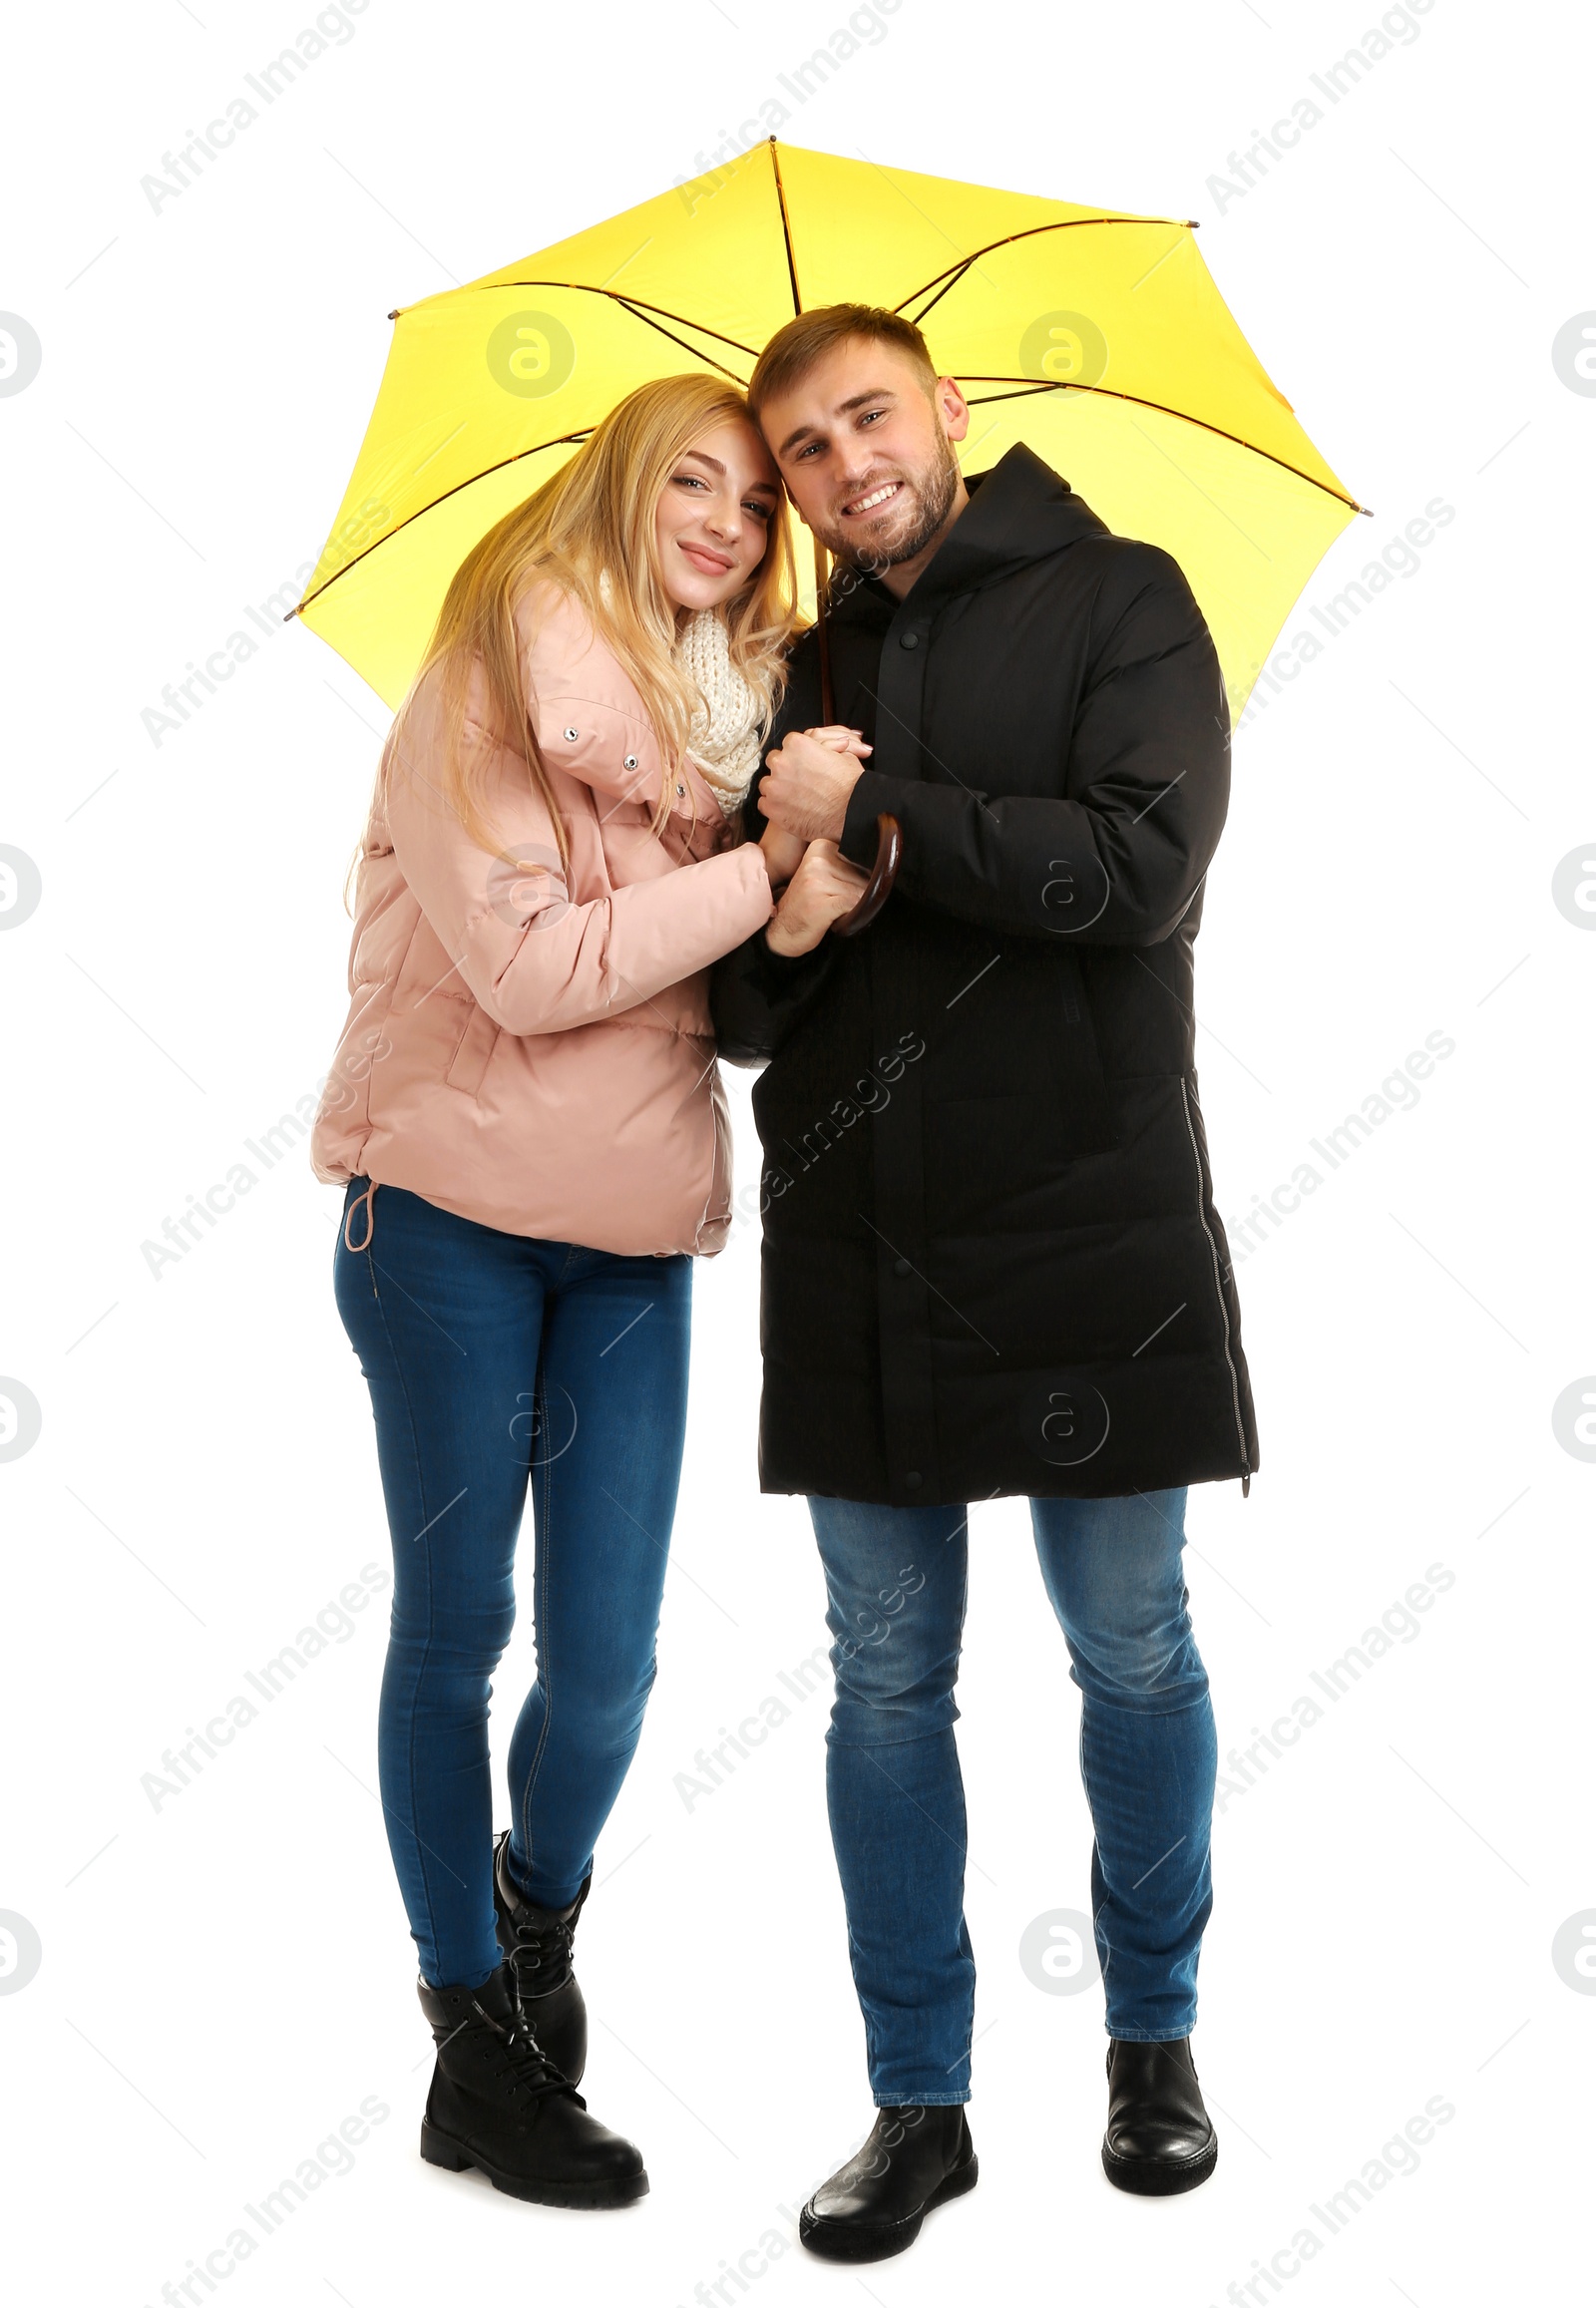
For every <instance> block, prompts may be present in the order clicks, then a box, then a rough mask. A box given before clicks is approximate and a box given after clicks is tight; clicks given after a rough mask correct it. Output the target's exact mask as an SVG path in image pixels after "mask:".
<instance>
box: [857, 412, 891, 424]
mask: <svg viewBox="0 0 1596 2308" xmlns="http://www.w3.org/2000/svg"><path fill="white" fill-rule="evenodd" d="M886 414H887V412H886V410H885V409H867V410H866V411H865V413H864V415H863V416H862V417H861V418H860V420H859V422H860V424H861V425H873V424H874V423H875V421H876V419H877V418H878V417H885V415H886Z"/></svg>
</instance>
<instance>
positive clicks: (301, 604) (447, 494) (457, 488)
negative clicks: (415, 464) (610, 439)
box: [282, 425, 594, 624]
mask: <svg viewBox="0 0 1596 2308" xmlns="http://www.w3.org/2000/svg"><path fill="white" fill-rule="evenodd" d="M593 430H594V428H593V427H592V425H585V426H584V427H583V429H582V431H581V432H580V433H557V434H555V435H554V436H553V438H552V439H551V440H548V441H535V442H534V443H533V445H532V447H531V448H530V449H518V450H517V451H516V453H515V455H514V456H513V457H501V458H500V459H499V460H498V462H497V463H496V464H493V465H485V466H484V467H483V469H482V471H481V472H480V473H473V474H472V475H471V476H470V478H469V479H468V480H465V481H457V482H456V483H455V485H454V487H453V489H446V490H445V491H444V493H443V495H442V496H441V497H434V498H432V499H431V500H430V501H429V502H428V503H427V504H426V505H418V506H417V507H416V510H415V512H414V513H407V514H406V515H405V517H404V519H403V521H401V522H400V523H398V525H397V526H396V527H395V528H393V529H390V530H389V531H388V532H387V534H386V535H385V536H383V537H378V538H374V539H373V540H372V542H371V544H370V545H368V546H365V547H364V548H363V549H362V550H361V551H360V552H359V553H357V554H356V555H355V558H354V560H353V561H346V562H345V563H344V565H343V568H342V569H335V570H334V571H333V573H332V575H331V577H328V579H327V581H326V583H325V584H323V585H317V587H316V589H315V591H314V592H309V593H306V595H305V597H304V599H303V600H302V601H296V602H295V603H294V605H293V607H292V608H291V609H289V610H288V611H287V613H286V615H285V616H284V617H283V620H282V621H283V623H284V624H287V623H288V621H289V619H290V618H292V617H297V616H298V615H299V614H300V612H301V611H302V610H304V609H308V608H309V606H310V604H311V602H312V601H318V600H320V598H321V596H322V594H323V593H324V592H327V591H329V590H330V589H331V587H332V586H333V585H335V584H336V583H337V582H338V579H339V578H340V577H347V576H348V575H349V572H350V571H351V570H352V569H358V568H359V566H360V564H361V563H362V562H363V561H364V560H365V558H366V555H367V554H369V553H376V552H377V550H378V549H379V547H381V546H385V545H387V544H389V543H391V541H392V540H393V539H394V538H396V537H397V536H398V535H399V531H400V530H401V529H408V528H409V527H410V524H411V523H412V522H413V521H419V520H420V519H421V518H422V516H423V514H427V513H435V512H436V511H437V509H438V507H439V506H440V505H447V504H448V502H449V500H450V498H451V497H458V496H459V495H460V492H461V490H462V489H474V488H475V487H476V485H477V483H478V482H479V481H486V480H487V478H488V476H489V474H490V473H502V472H503V471H504V470H505V468H506V466H507V465H519V464H520V462H521V460H522V458H523V457H536V456H537V454H538V452H539V450H540V449H559V448H563V447H564V446H565V444H566V443H567V442H568V441H586V440H587V439H588V437H589V435H590V434H591V433H592V432H593Z"/></svg>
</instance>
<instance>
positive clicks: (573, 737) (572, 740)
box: [566, 729, 577, 745]
mask: <svg viewBox="0 0 1596 2308" xmlns="http://www.w3.org/2000/svg"><path fill="white" fill-rule="evenodd" d="M576 742H577V732H576V730H574V729H568V730H567V731H566V743H567V744H568V745H575V744H576Z"/></svg>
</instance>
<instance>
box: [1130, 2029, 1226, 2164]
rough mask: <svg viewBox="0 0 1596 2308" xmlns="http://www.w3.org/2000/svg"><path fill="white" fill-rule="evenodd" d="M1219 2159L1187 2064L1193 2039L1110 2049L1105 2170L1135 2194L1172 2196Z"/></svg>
mask: <svg viewBox="0 0 1596 2308" xmlns="http://www.w3.org/2000/svg"><path fill="white" fill-rule="evenodd" d="M1218 2161H1219V2141H1218V2139H1217V2137H1216V2136H1215V2133H1214V2127H1213V2125H1212V2124H1211V2123H1210V2122H1209V2120H1208V2111H1207V2109H1206V2108H1205V2107H1204V2106H1203V2096H1202V2093H1201V2092H1200V2091H1199V2090H1198V2087H1197V2071H1196V2069H1195V2068H1194V2067H1193V2066H1192V2060H1191V2039H1190V2037H1189V2036H1182V2037H1181V2038H1180V2039H1179V2041H1178V2042H1176V2043H1171V2044H1122V2043H1120V2042H1119V2040H1118V2039H1117V2038H1115V2040H1114V2041H1113V2042H1112V2043H1111V2044H1110V2045H1109V2047H1108V2129H1107V2130H1106V2131H1105V2132H1104V2133H1103V2169H1104V2171H1105V2172H1107V2174H1108V2176H1109V2178H1110V2179H1111V2180H1112V2181H1113V2183H1114V2185H1115V2187H1122V2188H1126V2189H1128V2190H1129V2192H1130V2193H1131V2194H1132V2195H1138V2196H1173V2195H1179V2194H1180V2193H1181V2191H1182V2190H1183V2189H1185V2188H1189V2187H1200V2186H1201V2185H1202V2183H1203V2181H1204V2180H1205V2179H1206V2178H1207V2177H1208V2175H1209V2173H1210V2172H1211V2171H1212V2170H1213V2168H1214V2165H1215V2164H1216V2163H1217V2162H1218Z"/></svg>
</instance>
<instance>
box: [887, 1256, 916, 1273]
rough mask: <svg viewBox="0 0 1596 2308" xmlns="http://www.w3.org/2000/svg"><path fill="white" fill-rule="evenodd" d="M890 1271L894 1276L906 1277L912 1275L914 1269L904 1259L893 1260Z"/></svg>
mask: <svg viewBox="0 0 1596 2308" xmlns="http://www.w3.org/2000/svg"><path fill="white" fill-rule="evenodd" d="M892 1271H893V1273H894V1274H895V1275H907V1274H913V1272H914V1269H913V1267H911V1265H910V1264H909V1261H908V1260H907V1259H906V1258H895V1259H894V1260H893V1262H892Z"/></svg>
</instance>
